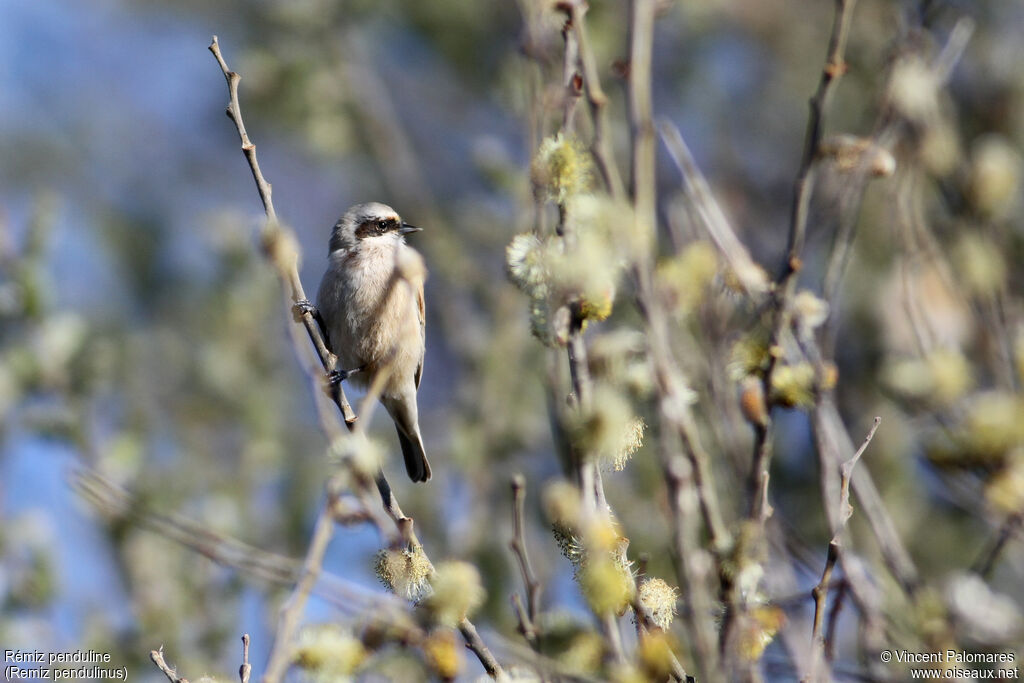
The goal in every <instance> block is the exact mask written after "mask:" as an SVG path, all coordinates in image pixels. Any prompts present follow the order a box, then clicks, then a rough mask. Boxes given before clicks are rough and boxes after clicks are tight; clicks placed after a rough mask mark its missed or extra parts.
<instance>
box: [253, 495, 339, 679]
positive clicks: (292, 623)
mask: <svg viewBox="0 0 1024 683" xmlns="http://www.w3.org/2000/svg"><path fill="white" fill-rule="evenodd" d="M328 495H329V496H330V494H328ZM331 503H332V500H331V499H330V497H329V498H328V500H327V501H326V502H325V503H324V505H323V507H322V508H320V514H319V515H318V516H317V519H316V525H315V526H314V527H313V538H312V539H311V540H310V542H309V549H308V550H307V551H306V559H305V562H303V566H302V575H301V577H300V578H299V582H298V583H297V584H295V588H294V590H293V591H292V594H291V595H290V596H289V597H288V600H286V601H285V603H284V605H282V606H281V614H280V616H279V617H278V621H277V633H276V634H275V636H274V645H273V647H272V648H271V650H270V659H269V660H268V661H267V669H266V671H265V672H264V674H263V683H277V681H279V680H281V677H282V676H284V673H285V671H286V670H287V669H288V665H289V664H290V663H291V659H292V639H293V637H294V636H295V631H296V629H297V628H298V625H299V618H300V617H301V616H302V612H303V610H304V609H305V607H306V601H307V600H308V599H309V594H310V592H312V590H313V586H314V584H316V580H317V577H318V576H319V575H320V571H321V568H322V567H323V561H324V554H325V553H326V552H327V546H328V545H329V544H330V542H331V536H333V534H334V520H333V518H332V516H331Z"/></svg>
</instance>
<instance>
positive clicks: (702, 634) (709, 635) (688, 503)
mask: <svg viewBox="0 0 1024 683" xmlns="http://www.w3.org/2000/svg"><path fill="white" fill-rule="evenodd" d="M661 436H662V438H661V445H660V448H659V450H660V451H661V453H662V463H663V465H664V468H665V478H666V482H667V484H668V499H669V508H670V510H671V512H672V516H671V520H670V521H671V523H672V543H673V550H674V551H675V556H676V557H675V560H676V576H677V580H678V581H679V587H680V588H681V589H682V590H683V594H684V595H686V596H687V598H688V601H689V606H688V607H689V608H688V609H686V610H685V611H684V612H683V616H684V619H685V621H686V626H687V631H688V634H689V639H690V643H691V647H692V648H693V651H694V657H695V659H696V660H697V674H698V677H699V680H701V681H704V682H705V683H711V682H717V681H724V680H725V679H724V677H723V675H722V672H721V670H720V669H719V659H718V648H717V647H715V633H714V629H713V624H712V621H711V618H710V616H709V615H710V614H711V613H712V609H713V605H712V600H711V596H710V595H709V592H708V589H707V584H706V581H707V564H708V563H707V562H706V560H704V558H705V557H706V555H705V554H704V553H703V552H702V551H701V548H700V542H699V540H698V539H699V534H698V533H697V528H696V524H695V523H694V522H695V513H696V511H697V493H696V487H695V486H694V481H693V468H692V465H691V464H690V462H689V461H688V460H686V459H685V458H683V457H681V456H678V455H675V456H673V455H672V453H673V452H675V451H676V448H675V447H674V446H675V444H673V443H672V440H673V437H675V436H676V434H675V433H674V432H672V431H671V430H665V429H663V430H661Z"/></svg>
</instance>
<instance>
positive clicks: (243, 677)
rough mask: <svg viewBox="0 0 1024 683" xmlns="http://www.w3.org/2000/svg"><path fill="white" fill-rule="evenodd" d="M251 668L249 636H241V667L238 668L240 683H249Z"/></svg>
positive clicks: (246, 634) (245, 634)
mask: <svg viewBox="0 0 1024 683" xmlns="http://www.w3.org/2000/svg"><path fill="white" fill-rule="evenodd" d="M251 674H252V667H251V666H250V665H249V634H248V633H244V634H242V665H241V666H240V667H238V678H239V680H240V681H241V683H249V676H250V675H251Z"/></svg>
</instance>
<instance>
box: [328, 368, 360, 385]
mask: <svg viewBox="0 0 1024 683" xmlns="http://www.w3.org/2000/svg"><path fill="white" fill-rule="evenodd" d="M363 367H365V366H361V367H358V368H354V369H352V370H331V371H330V372H328V373H327V386H329V387H336V386H338V385H339V384H341V383H342V382H344V381H345V380H347V379H348V378H349V377H351V376H352V375H354V374H356V373H357V372H362V370H363Z"/></svg>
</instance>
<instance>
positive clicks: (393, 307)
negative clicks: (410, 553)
mask: <svg viewBox="0 0 1024 683" xmlns="http://www.w3.org/2000/svg"><path fill="white" fill-rule="evenodd" d="M419 230H421V228H417V227H416V226H413V225H409V224H408V223H406V222H404V221H403V220H402V219H401V218H400V217H399V216H398V214H397V213H396V212H395V210H394V209H392V208H391V207H390V206H387V205H385V204H380V203H377V202H370V203H367V204H357V205H355V206H353V207H352V208H350V209H349V210H348V211H346V212H345V215H344V216H342V217H341V218H340V219H339V220H338V222H337V223H336V224H335V225H334V229H333V231H332V232H331V241H330V247H329V253H328V257H327V261H328V262H327V272H326V273H324V277H323V279H322V280H321V281H320V289H319V291H318V293H317V296H316V309H315V310H314V311H313V312H314V314H315V315H316V316H317V317H318V321H319V322H320V325H321V327H322V329H323V330H324V333H325V334H326V336H327V341H328V345H329V347H330V349H331V350H332V351H333V352H334V354H335V355H336V356H337V357H338V360H339V362H340V364H341V367H342V368H343V370H341V371H340V372H339V373H338V375H337V376H335V377H334V378H332V381H340V380H341V379H343V378H351V379H352V380H353V382H355V383H356V384H358V385H360V386H364V387H365V386H374V385H375V380H377V378H378V375H379V373H382V372H383V373H387V376H386V378H384V379H383V381H382V386H381V391H380V402H381V404H383V406H384V408H385V409H386V410H387V411H388V414H389V415H390V416H391V419H393V420H394V421H395V427H396V428H397V430H398V441H399V443H400V444H401V446H402V456H403V457H404V458H405V469H406V471H407V472H408V473H409V478H410V479H412V480H413V481H428V480H429V479H430V464H429V463H428V462H427V455H426V453H425V452H424V450H423V438H422V436H421V435H420V426H419V419H418V414H417V406H416V390H417V389H418V388H419V386H420V377H421V376H422V374H423V356H424V350H425V344H424V343H425V336H424V335H425V325H426V319H425V317H424V307H423V281H424V279H425V277H426V270H425V269H424V268H423V259H422V257H420V255H419V253H418V252H417V251H416V250H415V249H413V248H412V247H410V246H409V245H407V244H406V243H405V236H406V235H408V234H409V233H413V232H418V231H419ZM303 303H306V302H303ZM300 306H301V304H300Z"/></svg>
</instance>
